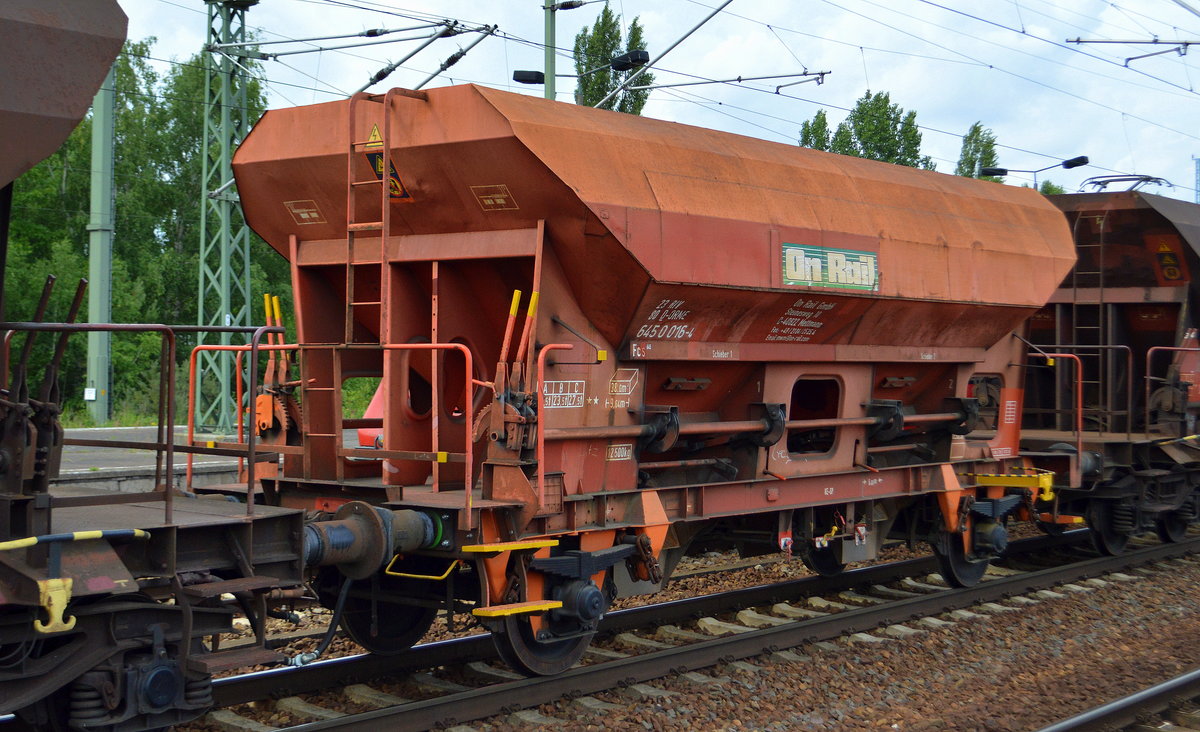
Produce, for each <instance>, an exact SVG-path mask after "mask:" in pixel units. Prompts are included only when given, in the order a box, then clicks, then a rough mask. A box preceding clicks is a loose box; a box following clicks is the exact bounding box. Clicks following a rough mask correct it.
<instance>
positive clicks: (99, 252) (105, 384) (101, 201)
mask: <svg viewBox="0 0 1200 732" xmlns="http://www.w3.org/2000/svg"><path fill="white" fill-rule="evenodd" d="M114 86H115V85H114V81H113V69H112V68H110V69H109V70H108V76H106V77H104V83H103V84H101V85H100V89H99V91H97V92H96V98H95V100H94V101H93V102H92V184H91V185H92V201H91V213H90V215H89V218H88V226H87V229H88V322H90V323H109V322H112V248H113V229H114V228H115V217H114V213H113V209H114V198H113V196H114V193H113V145H114V129H115V125H114V122H115V117H116V111H117V103H116V95H115V94H114V93H113V92H114ZM111 355H112V334H111V333H88V341H87V380H86V382H85V383H86V387H85V388H84V394H83V396H84V400H85V401H87V402H88V411H89V412H91V414H92V421H93V422H95V423H96V424H105V423H106V422H108V420H109V418H110V417H111V416H112V409H111V406H110V404H111V403H110V401H109V396H110V394H109V391H110V388H111V381H112V379H111V370H110V361H111Z"/></svg>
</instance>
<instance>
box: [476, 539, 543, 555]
mask: <svg viewBox="0 0 1200 732" xmlns="http://www.w3.org/2000/svg"><path fill="white" fill-rule="evenodd" d="M548 546H558V539H529V540H527V541H501V542H497V543H495V544H468V545H467V546H464V547H463V548H462V550H463V551H464V552H467V553H469V554H492V553H496V554H498V553H500V552H515V551H518V550H520V549H545V548H546V547H548Z"/></svg>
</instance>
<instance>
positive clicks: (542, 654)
mask: <svg viewBox="0 0 1200 732" xmlns="http://www.w3.org/2000/svg"><path fill="white" fill-rule="evenodd" d="M556 625H560V624H559V623H555V622H553V621H552V620H551V618H550V616H549V615H547V616H545V617H544V618H543V621H542V630H541V631H540V633H539V634H538V635H549V637H547V638H546V639H545V640H539V639H538V638H537V637H535V633H534V631H533V626H532V624H531V623H530V618H529V616H528V615H510V616H508V617H506V618H504V620H503V621H502V622H501V623H500V624H498V625H497V626H496V627H494V628H493V629H492V642H493V643H494V644H495V646H496V652H497V653H499V654H500V658H502V659H504V662H505V663H507V664H508V665H509V666H511V667H512V668H513V669H514V670H516V671H520V672H521V673H523V674H526V675H528V676H554V675H555V674H560V673H562V672H563V671H566V670H567V669H569V668H571V667H572V666H574V665H575V664H576V663H577V662H578V661H579V659H580V658H582V657H583V653H584V651H586V650H587V647H588V644H589V643H591V642H592V636H594V635H595V634H596V633H595V631H593V632H590V633H579V634H577V635H573V636H568V637H565V638H563V637H561V636H558V635H555V632H556V630H557V631H558V632H559V633H562V634H565V633H563V631H568V632H569V631H570V630H571V628H570V627H569V625H568V626H567V627H560V628H556V627H555V626H556ZM570 625H574V624H570Z"/></svg>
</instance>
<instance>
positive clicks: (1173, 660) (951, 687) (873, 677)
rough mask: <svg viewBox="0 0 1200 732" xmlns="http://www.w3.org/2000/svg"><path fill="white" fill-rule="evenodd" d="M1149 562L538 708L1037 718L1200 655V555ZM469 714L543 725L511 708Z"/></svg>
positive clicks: (788, 719) (599, 723)
mask: <svg viewBox="0 0 1200 732" xmlns="http://www.w3.org/2000/svg"><path fill="white" fill-rule="evenodd" d="M1151 569H1152V573H1151V574H1138V575H1136V577H1135V579H1133V580H1132V581H1117V582H1112V583H1110V584H1108V585H1106V586H1103V587H1095V588H1094V590H1095V591H1093V592H1069V591H1066V592H1060V593H1057V594H1061V595H1062V597H1060V598H1052V599H1047V600H1041V601H1039V602H1038V603H1036V604H1030V605H1021V606H1020V609H1019V611H1018V612H1000V613H996V612H981V613H979V617H976V618H971V619H967V620H960V621H955V622H954V623H953V625H950V626H947V627H944V628H941V629H938V630H929V632H925V633H921V634H919V635H912V636H910V637H907V638H905V639H889V640H888V641H887V642H884V643H870V644H865V643H859V644H845V643H842V642H839V643H837V644H835V645H834V646H832V647H833V648H835V649H836V650H822V649H819V648H817V647H815V646H810V647H805V646H801V647H798V648H794V649H791V650H792V652H793V653H794V654H796V655H798V656H800V658H801V660H799V661H785V660H773V659H772V658H769V657H766V656H761V657H756V658H750V659H747V660H748V661H749V662H750V663H751V664H752V665H753V666H754V667H756V669H757V670H753V671H751V670H749V667H746V666H742V667H739V668H736V669H735V668H733V667H732V664H730V665H722V666H716V667H712V668H708V669H698V670H699V671H700V672H701V673H703V674H704V675H705V676H710V677H716V678H720V677H728V680H726V681H724V682H722V683H713V684H697V683H695V682H694V681H689V680H686V679H681V678H667V679H659V680H656V681H653V682H650V685H652V686H653V687H655V688H658V689H661V690H665V691H670V692H673V694H672V695H670V696H665V697H654V698H651V697H643V698H640V699H637V700H633V699H631V698H630V697H629V696H628V695H626V694H622V693H619V692H616V691H613V692H604V693H600V694H595V695H594V696H595V698H597V699H600V700H601V701H604V702H607V703H610V704H613V705H615V708H609V709H606V710H605V711H604V712H603V713H602V714H597V713H588V712H586V711H584V710H583V708H582V707H581V706H580V705H578V704H572V703H570V702H568V701H560V702H556V703H554V704H546V705H542V706H540V707H538V709H537V711H538V712H539V713H540V714H542V715H544V716H546V717H551V718H555V719H558V720H561V724H559V725H558V726H559V728H560V729H564V730H589V731H591V730H639V729H645V730H682V729H687V730H822V731H837V730H908V731H913V732H916V731H927V732H934V731H938V732H940V731H942V730H980V731H983V730H986V731H995V732H1021V731H1025V730H1037V729H1039V728H1041V727H1043V726H1045V725H1047V724H1050V723H1052V722H1055V721H1057V720H1059V719H1062V718H1064V717H1067V716H1070V715H1072V714H1076V713H1078V712H1082V711H1084V710H1086V709H1089V708H1091V707H1093V706H1096V705H1097V704H1100V703H1102V702H1104V701H1109V700H1112V699H1116V698H1118V697H1121V696H1124V695H1126V694H1129V693H1131V692H1133V691H1136V690H1138V689H1140V688H1143V687H1146V686H1149V685H1151V684H1154V683H1157V682H1159V681H1165V680H1167V679H1169V678H1171V677H1173V676H1176V675H1178V674H1180V673H1181V672H1183V671H1186V670H1190V669H1191V668H1193V667H1195V666H1197V665H1200V563H1195V562H1190V561H1172V562H1167V563H1164V564H1162V565H1157V566H1154V567H1152V568H1151ZM1131 576H1132V575H1131ZM1005 604H1006V605H1007V604H1008V603H1005ZM943 619H945V620H950V617H949V616H948V615H946V616H943ZM826 647H830V646H828V645H827V644H826ZM469 726H470V727H472V728H474V729H476V730H479V731H480V732H509V731H514V730H532V729H539V728H541V729H544V727H537V726H533V725H529V724H524V723H520V722H518V721H516V720H515V719H513V718H512V717H509V718H505V719H500V718H492V719H489V720H479V721H476V722H474V723H471V724H470V725H469Z"/></svg>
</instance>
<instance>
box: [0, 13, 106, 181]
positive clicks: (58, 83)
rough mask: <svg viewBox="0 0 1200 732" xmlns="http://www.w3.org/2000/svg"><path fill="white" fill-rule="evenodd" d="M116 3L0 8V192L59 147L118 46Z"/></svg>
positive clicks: (95, 88)
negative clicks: (0, 189) (0, 188)
mask: <svg viewBox="0 0 1200 732" xmlns="http://www.w3.org/2000/svg"><path fill="white" fill-rule="evenodd" d="M125 23H126V20H125V14H124V13H123V12H121V8H120V7H119V6H118V5H117V3H116V0H3V2H0V39H3V41H0V69H3V70H4V73H2V74H0V130H3V131H4V134H2V135H0V186H3V185H5V184H7V183H9V182H10V181H12V180H15V179H16V178H17V176H19V175H21V174H22V173H24V172H25V171H26V170H29V169H30V168H32V167H33V166H34V165H36V164H37V163H38V162H40V161H41V160H43V159H45V158H46V157H49V156H50V154H51V153H53V152H54V151H55V150H57V149H58V146H59V145H61V144H62V142H63V140H66V139H67V136H68V135H70V134H71V130H73V129H75V125H77V124H79V120H81V119H83V115H84V114H86V113H87V110H88V106H89V105H91V103H92V97H93V96H94V95H95V94H96V90H97V89H98V88H100V84H101V82H103V81H104V75H105V74H106V73H107V72H108V69H109V67H110V66H111V65H112V61H113V58H115V57H116V55H117V52H118V51H120V50H121V43H122V42H123V41H124V40H125Z"/></svg>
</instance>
